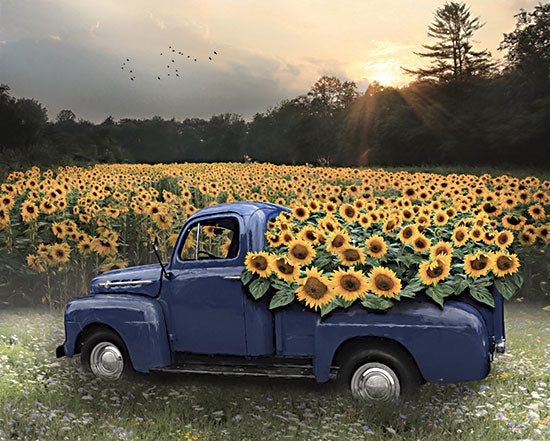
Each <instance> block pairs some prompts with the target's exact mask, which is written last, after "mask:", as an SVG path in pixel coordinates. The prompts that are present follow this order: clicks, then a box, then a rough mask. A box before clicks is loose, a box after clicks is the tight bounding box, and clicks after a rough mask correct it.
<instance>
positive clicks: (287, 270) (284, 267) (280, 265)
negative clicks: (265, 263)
mask: <svg viewBox="0 0 550 441" xmlns="http://www.w3.org/2000/svg"><path fill="white" fill-rule="evenodd" d="M277 269H278V270H279V272H280V273H282V274H285V275H287V274H292V272H293V271H294V267H293V266H292V265H289V264H288V263H286V262H285V261H284V259H279V260H277Z"/></svg>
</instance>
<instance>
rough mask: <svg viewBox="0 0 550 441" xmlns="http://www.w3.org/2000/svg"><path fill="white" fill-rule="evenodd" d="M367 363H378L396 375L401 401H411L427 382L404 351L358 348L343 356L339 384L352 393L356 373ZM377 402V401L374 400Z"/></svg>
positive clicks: (390, 348)
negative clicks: (352, 383) (352, 382)
mask: <svg viewBox="0 0 550 441" xmlns="http://www.w3.org/2000/svg"><path fill="white" fill-rule="evenodd" d="M367 363H378V364H380V365H383V366H385V367H387V368H389V369H388V372H389V373H391V372H393V373H395V376H396V377H397V380H398V382H399V390H400V392H399V399H410V398H412V397H413V396H415V394H416V393H417V392H418V389H419V388H420V386H421V385H422V384H423V383H424V382H425V381H424V379H423V378H422V375H421V374H420V372H419V370H418V367H417V366H416V363H415V362H414V360H413V359H412V357H411V356H410V355H409V354H408V353H406V352H405V351H404V350H399V349H398V348H395V347H389V348H383V349H382V348H379V347H370V348H356V349H355V350H354V351H350V352H349V353H348V355H347V356H345V355H344V356H343V358H342V359H341V363H340V370H339V372H338V378H337V381H338V383H339V384H340V385H341V386H342V387H345V388H346V389H347V390H348V391H350V392H351V381H352V378H353V375H354V373H355V372H356V371H357V370H358V369H360V368H361V367H362V366H364V365H365V364H367ZM373 401H376V400H373Z"/></svg>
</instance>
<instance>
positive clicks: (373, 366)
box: [350, 363, 401, 402]
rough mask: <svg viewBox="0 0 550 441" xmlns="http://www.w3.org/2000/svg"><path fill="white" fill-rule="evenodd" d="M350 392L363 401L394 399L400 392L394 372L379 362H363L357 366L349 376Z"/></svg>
mask: <svg viewBox="0 0 550 441" xmlns="http://www.w3.org/2000/svg"><path fill="white" fill-rule="evenodd" d="M350 387H351V393H352V395H353V396H354V397H355V398H359V399H361V400H365V401H371V402H381V401H390V400H395V399H397V398H398V397H399V393H400V392H401V390H400V386H399V379H398V378H397V375H395V372H394V371H393V370H392V369H391V368H389V367H388V366H386V365H384V364H381V363H365V364H363V365H361V366H359V367H358V368H357V370H356V371H355V373H354V374H353V377H352V378H351V384H350Z"/></svg>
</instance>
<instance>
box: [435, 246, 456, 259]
mask: <svg viewBox="0 0 550 441" xmlns="http://www.w3.org/2000/svg"><path fill="white" fill-rule="evenodd" d="M453 252H454V249H453V246H452V245H451V244H450V243H449V242H444V241H441V242H438V243H436V244H435V245H434V246H432V248H431V249H430V259H432V260H434V259H435V258H436V257H437V256H439V255H441V254H443V255H445V256H448V257H452V255H453Z"/></svg>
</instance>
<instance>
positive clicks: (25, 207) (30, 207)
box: [21, 200, 38, 222]
mask: <svg viewBox="0 0 550 441" xmlns="http://www.w3.org/2000/svg"><path fill="white" fill-rule="evenodd" d="M37 217H38V207H37V206H36V205H34V204H33V203H32V202H31V201H28V200H27V201H25V202H23V204H22V205H21V218H22V219H23V222H30V221H31V220H33V219H36V218H37Z"/></svg>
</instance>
